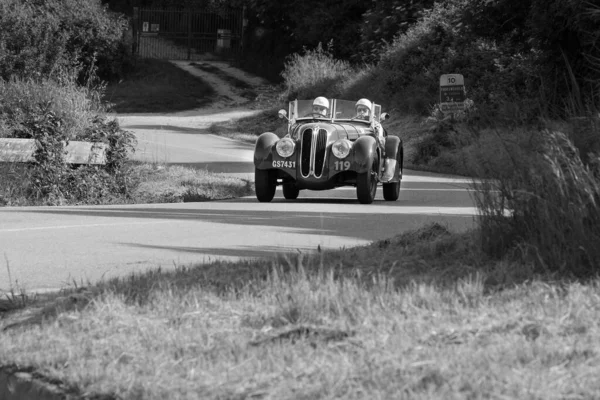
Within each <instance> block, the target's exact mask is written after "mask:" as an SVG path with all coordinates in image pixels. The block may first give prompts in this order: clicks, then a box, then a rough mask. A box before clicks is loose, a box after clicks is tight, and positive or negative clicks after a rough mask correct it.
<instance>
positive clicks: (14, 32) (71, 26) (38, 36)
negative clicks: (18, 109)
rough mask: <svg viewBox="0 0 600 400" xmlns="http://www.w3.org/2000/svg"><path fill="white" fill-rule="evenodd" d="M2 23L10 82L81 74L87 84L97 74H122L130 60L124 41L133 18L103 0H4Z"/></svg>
mask: <svg viewBox="0 0 600 400" xmlns="http://www.w3.org/2000/svg"><path fill="white" fill-rule="evenodd" d="M0 26H2V30H0V48H1V49H2V51H1V52H0V78H4V79H5V80H6V79H9V78H11V77H20V78H40V77H51V78H53V79H57V80H63V79H71V78H72V77H77V78H79V79H80V82H82V83H83V82H84V80H85V79H87V78H89V77H90V76H91V77H93V76H94V74H95V73H97V74H98V75H99V76H100V77H103V78H108V77H111V76H114V75H118V74H119V71H120V70H121V68H122V67H123V65H125V64H126V63H127V62H128V61H129V58H128V55H127V52H126V50H125V47H124V45H123V43H124V37H123V34H124V32H125V31H126V29H127V21H126V19H125V18H124V17H122V16H120V15H119V14H115V13H111V12H108V11H107V9H106V7H104V6H103V5H102V3H101V1H100V0H92V1H89V0H46V1H27V2H23V1H21V0H2V1H1V2H0ZM92 71H93V72H92ZM90 74H91V75H90Z"/></svg>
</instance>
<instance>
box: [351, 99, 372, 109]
mask: <svg viewBox="0 0 600 400" xmlns="http://www.w3.org/2000/svg"><path fill="white" fill-rule="evenodd" d="M358 106H365V107H367V108H368V109H369V112H371V110H372V109H373V104H371V102H370V101H369V100H368V99H360V100H359V101H357V102H356V105H355V106H354V108H356V107H358Z"/></svg>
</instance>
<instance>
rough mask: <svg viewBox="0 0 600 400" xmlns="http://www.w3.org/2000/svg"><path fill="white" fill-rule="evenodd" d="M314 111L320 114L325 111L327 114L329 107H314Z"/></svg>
mask: <svg viewBox="0 0 600 400" xmlns="http://www.w3.org/2000/svg"><path fill="white" fill-rule="evenodd" d="M313 111H314V112H318V113H320V112H323V111H325V112H326V111H327V107H323V106H313Z"/></svg>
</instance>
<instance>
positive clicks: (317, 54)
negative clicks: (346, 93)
mask: <svg viewBox="0 0 600 400" xmlns="http://www.w3.org/2000/svg"><path fill="white" fill-rule="evenodd" d="M352 72H353V68H352V67H351V66H350V64H349V63H348V62H346V61H342V60H336V59H335V58H334V57H333V55H332V53H331V51H330V49H323V46H322V45H321V43H319V45H318V46H317V47H316V48H315V49H314V50H305V51H304V54H299V53H295V54H293V55H292V56H290V58H289V60H288V61H287V62H286V63H285V69H284V71H283V72H282V73H281V76H282V77H283V79H284V84H285V93H284V96H285V97H286V98H287V99H290V100H291V99H294V98H311V97H316V96H337V95H339V94H340V90H341V85H342V84H343V82H344V81H345V80H346V79H348V78H349V77H350V76H351V73H352Z"/></svg>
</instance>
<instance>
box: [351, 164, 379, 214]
mask: <svg viewBox="0 0 600 400" xmlns="http://www.w3.org/2000/svg"><path fill="white" fill-rule="evenodd" d="M378 172H379V158H378V157H375V158H374V159H373V161H371V165H370V168H369V169H368V170H367V171H366V172H363V173H360V174H357V175H356V197H357V198H358V201H359V203H361V204H371V203H372V202H373V200H375V194H376V193H377V177H378V176H379V175H378Z"/></svg>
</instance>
